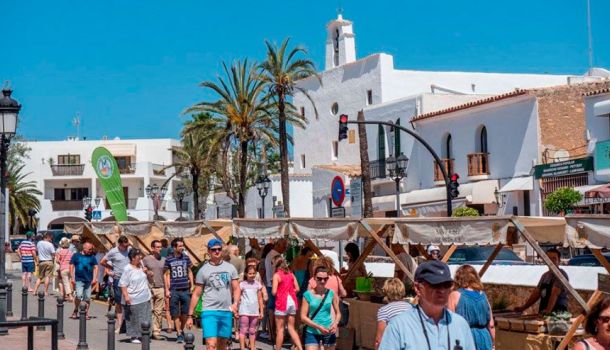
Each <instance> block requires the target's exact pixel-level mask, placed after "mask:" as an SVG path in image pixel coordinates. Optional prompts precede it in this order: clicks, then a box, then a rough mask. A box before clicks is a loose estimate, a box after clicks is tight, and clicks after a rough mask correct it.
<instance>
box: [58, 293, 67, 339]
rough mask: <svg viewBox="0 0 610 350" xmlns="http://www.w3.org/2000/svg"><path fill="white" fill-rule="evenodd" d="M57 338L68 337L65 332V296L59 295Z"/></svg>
mask: <svg viewBox="0 0 610 350" xmlns="http://www.w3.org/2000/svg"><path fill="white" fill-rule="evenodd" d="M57 338H59V339H66V335H65V334H64V297H57Z"/></svg>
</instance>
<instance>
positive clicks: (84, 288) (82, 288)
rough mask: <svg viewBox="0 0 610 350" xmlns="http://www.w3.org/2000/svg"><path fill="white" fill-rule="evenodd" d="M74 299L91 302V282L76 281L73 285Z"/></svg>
mask: <svg viewBox="0 0 610 350" xmlns="http://www.w3.org/2000/svg"><path fill="white" fill-rule="evenodd" d="M74 291H75V293H76V299H78V300H82V301H89V300H91V282H88V283H87V282H83V281H76V282H75V283H74Z"/></svg>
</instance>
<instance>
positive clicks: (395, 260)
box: [360, 221, 415, 282]
mask: <svg viewBox="0 0 610 350" xmlns="http://www.w3.org/2000/svg"><path fill="white" fill-rule="evenodd" d="M360 225H362V227H364V229H365V230H367V231H368V232H369V234H370V235H371V237H373V239H374V240H375V241H376V242H377V244H379V246H381V248H383V250H385V252H386V253H387V254H388V255H389V256H390V258H392V260H394V263H395V264H396V265H398V267H399V268H400V269H401V270H402V272H404V273H405V275H407V277H409V279H410V280H411V281H413V282H415V277H414V276H413V274H412V273H411V271H409V269H407V267H406V266H405V264H403V263H402V261H400V259H398V257H397V256H396V254H394V252H393V251H392V249H390V248H389V247H388V246H387V245H386V244H385V242H384V241H383V239H381V237H379V236H378V235H377V233H375V230H373V228H372V227H371V226H370V225H369V224H368V223H367V222H365V221H361V222H360Z"/></svg>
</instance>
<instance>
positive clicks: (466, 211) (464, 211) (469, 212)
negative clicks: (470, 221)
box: [452, 207, 479, 217]
mask: <svg viewBox="0 0 610 350" xmlns="http://www.w3.org/2000/svg"><path fill="white" fill-rule="evenodd" d="M452 216H454V217H464V216H479V212H478V211H477V210H476V209H474V208H470V207H459V208H457V209H455V210H454V211H453V215H452Z"/></svg>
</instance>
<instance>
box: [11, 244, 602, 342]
mask: <svg viewBox="0 0 610 350" xmlns="http://www.w3.org/2000/svg"><path fill="white" fill-rule="evenodd" d="M27 238H28V239H27V240H25V241H23V242H22V243H21V244H20V246H19V249H18V252H17V253H18V254H19V256H20V258H21V261H22V269H23V274H22V278H23V285H24V286H25V287H27V288H28V290H29V291H30V292H32V293H36V292H37V291H38V289H39V288H40V287H42V288H43V291H44V293H45V294H48V293H49V285H50V282H51V279H52V278H56V280H57V283H58V286H59V293H60V295H63V296H64V298H65V300H66V301H70V302H73V303H74V311H73V313H72V315H71V316H70V317H71V318H77V316H78V315H77V311H78V309H79V305H80V304H82V303H84V304H85V305H87V308H86V310H87V313H86V318H87V319H89V318H90V315H89V312H88V310H89V304H90V302H91V297H92V292H93V291H97V293H98V295H99V294H100V293H101V292H102V290H104V289H108V290H109V291H110V293H109V301H110V302H112V305H114V307H115V315H116V321H117V322H116V327H117V328H116V329H115V332H116V333H122V324H123V323H124V328H125V329H124V332H125V334H126V335H127V337H128V340H129V341H130V342H132V343H135V344H138V343H140V342H141V338H142V330H141V324H142V322H144V321H147V322H149V323H150V324H152V339H154V340H169V339H172V338H170V337H168V335H171V334H173V333H174V332H175V334H176V337H175V341H176V342H178V343H183V342H184V331H185V329H192V327H193V325H194V322H195V319H200V322H201V328H202V332H203V338H204V340H205V345H206V348H207V349H220V350H222V349H227V348H228V346H229V345H230V343H231V341H232V337H234V338H235V340H238V341H239V343H240V347H241V349H243V350H245V349H250V350H254V349H256V347H255V343H256V339H257V337H261V338H266V339H268V340H269V341H271V342H272V343H273V344H274V345H275V349H276V350H279V349H281V348H282V345H283V343H284V340H285V333H287V334H288V337H289V338H290V339H291V341H292V344H293V347H294V348H295V349H297V350H302V349H306V350H318V349H322V348H323V349H330V350H332V349H334V348H335V346H336V344H337V338H338V334H339V333H338V330H339V327H340V326H343V325H345V324H346V320H347V318H348V317H349V314H348V312H347V307H346V305H345V303H344V300H346V298H349V297H353V296H355V287H356V278H357V277H361V276H367V271H366V268H365V267H364V266H365V265H364V264H358V260H359V257H360V251H359V248H358V246H357V245H356V244H354V243H349V244H347V245H346V246H345V248H344V250H345V254H346V256H347V261H348V264H347V266H348V269H342V270H341V271H337V266H335V263H334V261H333V260H332V259H331V258H329V257H326V256H319V257H318V256H316V255H315V254H314V252H313V250H312V249H311V248H310V247H304V248H302V249H301V250H300V253H299V254H298V255H297V256H295V257H293V259H292V261H291V263H289V262H288V261H287V259H286V257H285V253H286V251H287V248H288V242H287V240H285V239H278V240H276V241H275V242H273V243H268V244H266V245H265V246H264V247H260V246H259V245H258V242H256V240H252V241H251V242H250V248H251V250H250V251H249V252H248V253H247V254H245V258H242V257H241V254H240V251H239V249H238V247H237V246H235V245H229V246H226V245H224V244H223V242H222V241H220V240H218V239H212V240H210V241H209V242H208V244H207V259H206V260H205V262H204V263H203V264H201V265H200V266H197V267H194V266H193V263H192V261H191V258H190V257H189V255H188V253H187V252H186V250H185V244H184V241H183V240H182V239H181V238H174V239H173V240H172V241H171V242H167V241H166V240H163V241H161V240H153V241H152V242H151V243H150V254H148V255H145V254H144V253H143V252H142V251H141V250H140V249H137V248H133V247H131V244H130V241H129V239H128V238H127V237H126V236H120V237H119V238H118V240H117V243H116V246H115V247H113V248H112V249H110V250H109V251H108V252H107V253H106V254H96V252H95V249H94V246H93V245H92V244H91V243H90V242H80V239H79V236H73V237H72V238H71V239H68V238H63V239H61V240H60V242H59V247H58V248H57V249H55V247H54V246H53V243H52V236H51V235H50V234H48V235H45V236H44V237H42V239H40V240H39V241H38V242H37V243H34V242H33V239H32V236H31V235H30V234H28V237H27ZM399 248H402V247H400V246H399V247H397V246H393V247H392V250H393V251H394V253H395V254H396V255H397V256H398V258H399V259H400V260H401V261H403V265H405V266H407V268H408V269H409V270H410V272H412V273H413V275H414V282H413V283H412V284H411V282H410V280H409V279H408V278H406V276H405V275H404V274H401V273H399V271H398V270H397V273H396V275H395V277H394V278H390V279H387V280H386V281H385V283H384V285H383V294H384V295H385V298H386V301H387V303H386V304H385V305H384V306H382V307H381V308H380V309H379V311H378V314H377V321H378V322H377V331H376V336H375V346H376V348H377V349H384V350H385V349H390V350H391V349H476V350H490V349H493V348H494V343H495V327H494V322H493V314H492V308H491V306H490V303H489V300H488V298H487V296H486V294H485V291H484V286H483V284H482V282H481V280H480V278H479V274H478V272H477V271H476V270H475V268H473V267H472V266H470V265H462V266H460V267H459V268H458V269H457V270H456V272H455V274H454V276H453V277H452V275H451V272H450V270H449V267H448V265H447V264H446V263H444V262H442V261H441V260H440V257H441V254H440V249H439V248H438V247H436V246H430V247H428V250H427V253H428V256H427V257H426V259H425V260H420V261H419V265H418V263H417V261H416V260H415V259H412V258H411V257H410V254H406V252H405V251H404V249H402V250H401V249H399ZM547 255H548V256H549V258H550V259H551V261H553V262H554V263H555V264H556V265H559V260H560V259H559V257H560V254H559V252H558V251H557V250H556V249H550V250H549V251H547ZM357 265H358V266H357ZM35 271H36V282H35V284H34V287H33V288H32V287H31V278H32V274H33V273H34V272H35ZM348 271H350V272H349V273H348ZM400 272H401V271H400ZM562 272H563V271H562ZM564 276H565V277H566V278H567V274H565V273H564ZM407 281H409V283H405V282H407ZM101 284H103V285H104V286H100V285H101ZM407 290H412V292H411V293H412V296H413V297H415V300H417V302H416V303H411V302H409V301H407V299H406V296H407ZM538 300H540V304H539V313H541V314H544V313H549V312H554V311H564V310H567V293H566V290H565V288H564V287H563V286H562V285H561V283H559V281H558V280H557V279H556V278H555V277H554V275H553V274H552V273H551V272H550V271H549V272H547V273H545V274H544V275H543V276H542V277H541V280H540V282H539V283H538V286H537V288H535V289H534V290H533V291H532V293H531V295H530V296H529V298H528V299H527V300H526V302H525V303H524V304H523V305H520V306H518V307H516V308H515V310H516V311H523V310H526V309H528V308H529V307H531V306H532V305H533V304H534V303H535V302H537V301H538ZM164 320H165V322H166V323H167V328H166V329H165V334H166V336H163V335H162V330H163V323H164ZM261 329H262V330H261ZM586 330H587V332H588V333H589V334H590V335H591V337H589V338H586V339H584V340H583V341H580V342H578V343H577V344H576V345H575V346H574V349H578V350H583V349H610V299H609V298H605V299H602V300H601V301H600V302H599V303H597V304H596V305H595V306H594V307H593V308H592V310H591V312H590V314H589V316H588V319H587V322H586Z"/></svg>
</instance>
